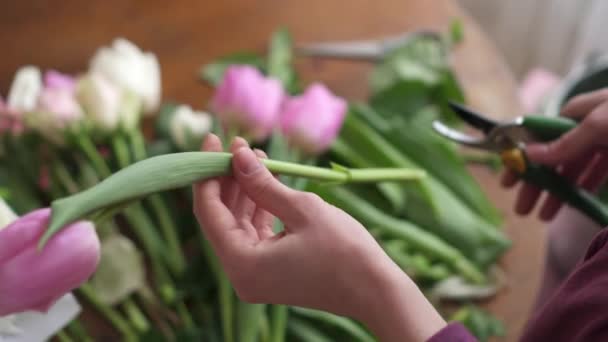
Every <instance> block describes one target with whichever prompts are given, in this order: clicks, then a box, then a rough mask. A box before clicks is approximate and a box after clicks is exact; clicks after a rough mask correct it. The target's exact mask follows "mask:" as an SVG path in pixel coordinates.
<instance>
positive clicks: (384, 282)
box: [361, 262, 446, 342]
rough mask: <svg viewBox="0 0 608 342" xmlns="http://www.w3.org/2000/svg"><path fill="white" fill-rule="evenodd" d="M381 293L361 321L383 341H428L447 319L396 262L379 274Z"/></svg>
mask: <svg viewBox="0 0 608 342" xmlns="http://www.w3.org/2000/svg"><path fill="white" fill-rule="evenodd" d="M378 274H379V276H378V278H379V281H378V284H379V285H378V290H377V292H374V298H369V303H370V305H368V306H366V307H365V310H364V312H363V313H362V316H363V317H362V318H361V320H362V321H363V322H364V323H365V324H366V325H367V326H368V328H369V329H370V330H372V331H373V332H374V334H375V335H376V336H377V337H378V338H379V339H380V341H383V342H393V341H395V342H397V341H426V340H428V339H429V338H430V337H431V336H433V335H434V334H436V333H437V332H438V331H439V330H441V329H442V328H444V327H445V326H446V322H445V320H444V319H443V318H442V317H441V316H440V315H439V313H438V312H437V311H436V310H435V308H434V307H433V306H432V305H431V303H429V301H428V300H427V299H426V298H425V297H424V295H423V294H422V292H421V291H420V289H419V288H418V287H417V286H416V284H415V283H414V282H413V281H412V280H411V279H410V278H409V277H407V276H406V275H405V274H404V273H403V271H401V270H400V269H399V268H398V267H397V266H396V265H394V264H393V263H392V262H391V264H390V265H386V266H385V270H383V271H382V272H379V273H378Z"/></svg>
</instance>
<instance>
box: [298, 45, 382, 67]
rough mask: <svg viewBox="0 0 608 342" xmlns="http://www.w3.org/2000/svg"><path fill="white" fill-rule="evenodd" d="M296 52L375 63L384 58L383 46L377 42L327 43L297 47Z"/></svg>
mask: <svg viewBox="0 0 608 342" xmlns="http://www.w3.org/2000/svg"><path fill="white" fill-rule="evenodd" d="M296 52H297V53H299V54H301V55H304V56H312V57H324V58H335V59H351V60H362V61H369V62H376V61H380V60H381V59H382V58H383V57H384V45H383V44H382V42H381V41H378V40H360V41H350V42H327V43H316V44H308V45H301V46H297V47H296Z"/></svg>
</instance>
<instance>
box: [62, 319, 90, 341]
mask: <svg viewBox="0 0 608 342" xmlns="http://www.w3.org/2000/svg"><path fill="white" fill-rule="evenodd" d="M68 331H69V332H70V333H71V334H72V335H73V336H74V338H75V339H76V340H77V341H79V342H93V338H92V337H91V336H90V335H89V333H88V332H87V330H86V329H85V327H84V325H83V324H82V323H81V322H80V320H79V319H78V318H76V319H74V320H72V321H71V322H70V324H69V325H68Z"/></svg>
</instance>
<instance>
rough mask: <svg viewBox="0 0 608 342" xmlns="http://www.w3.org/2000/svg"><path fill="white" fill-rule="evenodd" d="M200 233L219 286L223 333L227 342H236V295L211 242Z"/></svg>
mask: <svg viewBox="0 0 608 342" xmlns="http://www.w3.org/2000/svg"><path fill="white" fill-rule="evenodd" d="M199 231H200V243H201V249H202V250H203V253H204V254H205V256H206V258H207V262H208V263H209V266H210V267H211V271H212V272H213V275H214V276H215V279H216V281H217V284H218V301H219V304H220V315H221V321H222V333H223V337H224V339H223V340H224V341H225V342H234V330H233V323H234V322H233V315H234V314H233V308H234V295H233V293H232V292H233V291H232V286H231V284H230V280H229V279H228V276H227V275H226V273H225V272H224V270H223V269H222V268H221V267H220V264H219V260H218V258H217V256H216V255H215V254H214V252H213V248H211V245H210V244H209V241H207V239H206V238H205V236H204V235H203V230H202V229H199Z"/></svg>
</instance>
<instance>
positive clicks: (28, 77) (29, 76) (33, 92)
mask: <svg viewBox="0 0 608 342" xmlns="http://www.w3.org/2000/svg"><path fill="white" fill-rule="evenodd" d="M41 91H42V76H41V75H40V69H38V68H37V67H35V66H31V65H28V66H24V67H21V68H20V69H19V70H17V72H16V73H15V77H14V79H13V83H12V84H11V88H10V90H9V92H8V98H7V106H8V108H10V109H12V110H14V111H18V112H29V111H32V110H34V109H35V108H36V105H37V104H38V96H40V92H41Z"/></svg>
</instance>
